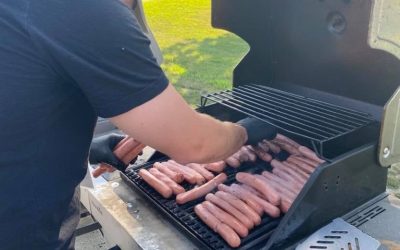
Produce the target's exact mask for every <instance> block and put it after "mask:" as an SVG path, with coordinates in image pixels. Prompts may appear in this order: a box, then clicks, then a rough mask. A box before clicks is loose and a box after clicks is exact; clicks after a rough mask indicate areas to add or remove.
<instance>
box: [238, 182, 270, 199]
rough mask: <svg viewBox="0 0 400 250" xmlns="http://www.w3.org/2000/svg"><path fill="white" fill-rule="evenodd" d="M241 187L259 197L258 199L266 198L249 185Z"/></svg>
mask: <svg viewBox="0 0 400 250" xmlns="http://www.w3.org/2000/svg"><path fill="white" fill-rule="evenodd" d="M240 186H242V188H244V189H246V190H247V191H249V192H251V193H253V194H255V195H257V196H258V197H263V198H264V196H263V195H262V194H261V193H260V192H258V191H257V190H255V189H254V188H252V187H250V186H249V185H246V184H241V185H240Z"/></svg>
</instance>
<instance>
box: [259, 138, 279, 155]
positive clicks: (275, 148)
mask: <svg viewBox="0 0 400 250" xmlns="http://www.w3.org/2000/svg"><path fill="white" fill-rule="evenodd" d="M262 142H263V143H265V145H267V146H268V148H269V150H271V151H272V153H274V154H279V153H280V152H281V148H280V147H279V146H278V145H276V144H275V143H273V142H270V141H267V140H263V141H262Z"/></svg>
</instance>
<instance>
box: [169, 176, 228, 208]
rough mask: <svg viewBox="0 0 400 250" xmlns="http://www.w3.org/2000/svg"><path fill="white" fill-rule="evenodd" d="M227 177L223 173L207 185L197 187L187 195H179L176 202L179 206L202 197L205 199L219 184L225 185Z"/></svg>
mask: <svg viewBox="0 0 400 250" xmlns="http://www.w3.org/2000/svg"><path fill="white" fill-rule="evenodd" d="M226 179H227V176H226V174H225V173H221V174H219V175H217V176H215V177H214V178H213V179H212V180H210V181H209V182H207V183H206V184H204V185H202V186H200V187H196V188H194V189H192V190H189V191H187V192H185V193H181V194H178V195H177V196H176V202H177V203H178V204H185V203H186V202H189V201H192V200H196V199H198V198H200V197H203V196H205V195H207V194H208V193H210V192H211V191H212V190H213V189H214V188H216V187H217V186H218V185H219V184H222V183H224V181H226Z"/></svg>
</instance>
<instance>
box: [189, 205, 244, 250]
mask: <svg viewBox="0 0 400 250" xmlns="http://www.w3.org/2000/svg"><path fill="white" fill-rule="evenodd" d="M194 212H195V213H196V215H197V216H198V217H199V218H200V219H201V220H202V221H203V222H204V223H205V224H207V226H208V227H210V228H211V229H212V230H213V231H214V232H216V233H218V234H219V235H220V236H221V237H222V238H223V239H224V240H225V241H226V243H228V245H229V246H231V247H238V246H240V238H239V235H237V234H236V232H235V231H233V229H232V228H230V227H229V226H228V225H226V224H225V223H222V222H221V221H220V220H218V219H217V217H215V216H214V215H212V214H211V213H210V212H209V211H208V210H207V208H205V207H204V206H203V205H202V204H198V205H196V206H195V207H194Z"/></svg>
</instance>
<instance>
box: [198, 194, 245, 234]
mask: <svg viewBox="0 0 400 250" xmlns="http://www.w3.org/2000/svg"><path fill="white" fill-rule="evenodd" d="M203 206H204V207H206V208H207V210H208V211H210V213H212V214H213V215H214V216H215V217H217V219H218V220H220V221H221V222H223V223H225V224H226V225H228V226H230V227H231V228H232V229H233V230H234V231H235V232H236V233H237V234H238V235H239V236H240V237H242V238H244V237H246V236H247V235H248V234H249V230H248V229H247V228H246V227H245V226H244V225H243V224H242V223H241V222H240V221H238V220H237V219H236V218H235V217H233V216H232V215H230V214H229V213H227V212H225V211H223V210H222V209H220V208H219V207H217V206H216V205H214V204H212V203H211V202H209V201H204V202H203Z"/></svg>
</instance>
